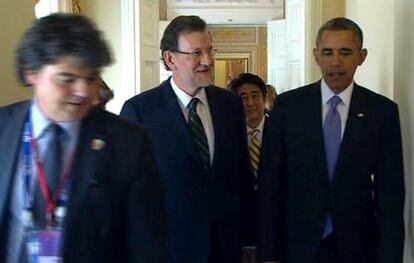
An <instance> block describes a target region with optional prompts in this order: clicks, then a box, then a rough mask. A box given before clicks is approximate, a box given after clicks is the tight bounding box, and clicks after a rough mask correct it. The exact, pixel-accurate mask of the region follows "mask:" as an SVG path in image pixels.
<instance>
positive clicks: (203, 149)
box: [187, 98, 211, 172]
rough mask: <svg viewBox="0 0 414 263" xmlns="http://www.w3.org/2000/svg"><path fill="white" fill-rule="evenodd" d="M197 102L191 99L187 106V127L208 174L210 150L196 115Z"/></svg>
mask: <svg viewBox="0 0 414 263" xmlns="http://www.w3.org/2000/svg"><path fill="white" fill-rule="evenodd" d="M198 102H199V99H198V98H192V99H191V101H190V103H189V104H188V106H187V107H188V108H189V110H190V112H189V114H188V126H189V127H190V131H191V135H192V136H193V140H194V143H195V145H196V149H197V151H198V153H199V156H200V158H201V163H202V166H203V168H204V170H205V171H206V172H210V168H211V163H210V150H209V146H208V141H207V136H206V132H205V131H204V127H203V123H202V122H201V119H200V116H198V114H197V104H198Z"/></svg>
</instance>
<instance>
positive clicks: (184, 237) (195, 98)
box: [121, 16, 254, 263]
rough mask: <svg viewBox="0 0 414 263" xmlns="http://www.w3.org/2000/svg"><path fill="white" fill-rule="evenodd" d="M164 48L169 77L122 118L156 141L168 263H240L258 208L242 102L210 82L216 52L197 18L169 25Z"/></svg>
mask: <svg viewBox="0 0 414 263" xmlns="http://www.w3.org/2000/svg"><path fill="white" fill-rule="evenodd" d="M160 48H161V52H162V61H163V62H164V65H165V67H166V69H167V70H170V71H172V77H170V78H169V79H168V80H166V81H165V82H163V83H162V84H161V85H160V86H158V87H156V88H155V89H152V90H149V91H147V92H144V93H142V94H140V95H138V96H135V97H133V98H132V99H130V100H128V101H127V102H126V103H125V105H124V107H123V109H122V111H121V115H122V116H124V117H127V118H129V119H132V120H135V121H138V122H139V123H141V124H142V125H144V126H145V127H146V128H147V129H148V130H149V131H150V136H151V138H152V140H153V142H154V145H155V149H156V157H157V161H158V165H159V169H160V172H161V176H162V179H163V184H164V190H165V193H166V204H167V213H168V221H169V237H170V242H171V255H172V258H171V262H173V263H186V262H188V263H193V262H201V263H212V262H215V263H220V262H241V248H242V245H243V244H246V245H249V243H250V242H251V239H252V235H251V234H250V231H251V230H252V229H253V227H252V226H251V225H250V222H251V220H252V218H253V217H252V210H253V208H254V190H253V184H252V181H251V180H252V179H253V175H252V172H251V168H250V166H249V157H248V150H247V145H246V141H247V138H246V128H245V127H246V124H245V120H244V112H243V105H242V102H241V100H240V98H239V97H238V96H237V95H235V94H232V93H231V92H228V91H226V90H224V89H221V88H218V87H215V86H213V85H212V83H213V68H214V55H215V54H216V52H217V50H216V49H215V48H213V46H212V39H211V36H210V33H209V32H208V30H207V28H206V23H205V21H204V20H202V19H201V18H199V17H198V16H179V17H177V18H175V19H174V20H173V21H171V23H170V24H169V25H168V26H167V28H166V29H165V32H164V35H163V37H162V40H161V47H160Z"/></svg>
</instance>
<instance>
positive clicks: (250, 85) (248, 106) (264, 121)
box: [229, 73, 270, 189]
mask: <svg viewBox="0 0 414 263" xmlns="http://www.w3.org/2000/svg"><path fill="white" fill-rule="evenodd" d="M229 88H230V89H231V90H232V91H233V92H235V93H236V94H238V95H239V96H240V97H241V98H242V102H243V107H244V113H245V115H246V124H247V134H248V144H249V152H250V163H251V165H252V168H253V173H254V175H255V180H254V187H255V189H257V180H258V177H259V174H260V172H261V169H260V161H261V159H262V157H263V155H262V154H261V153H262V152H263V150H264V149H263V147H264V145H265V144H264V143H262V142H263V138H264V137H265V136H264V133H265V132H266V131H267V127H268V126H269V125H270V120H269V118H268V117H267V116H266V115H265V111H266V97H267V87H266V84H265V83H264V81H263V80H262V79H261V78H260V77H259V76H257V75H255V74H252V73H241V74H240V75H239V76H238V77H237V78H235V79H233V80H232V81H231V82H230V84H229Z"/></svg>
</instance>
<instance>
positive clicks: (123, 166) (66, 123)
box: [0, 14, 168, 263]
mask: <svg viewBox="0 0 414 263" xmlns="http://www.w3.org/2000/svg"><path fill="white" fill-rule="evenodd" d="M16 58H17V59H16V64H17V71H18V74H19V78H20V80H21V82H22V83H23V84H24V85H26V86H30V87H31V88H32V89H33V93H34V96H33V98H32V99H31V100H28V101H23V102H19V103H16V104H12V105H9V106H5V107H2V108H0V164H1V171H0V247H1V249H0V262H6V263H14V262H16V263H21V262H27V260H28V258H29V257H30V260H29V262H52V261H53V262H69V263H72V262H73V263H75V262H76V263H82V262H85V263H86V262H88V263H89V262H107V263H112V262H137V263H139V262H142V263H143V262H146V263H147V262H154V263H159V262H167V261H168V255H167V253H168V252H167V251H168V249H167V242H166V221H165V219H166V218H165V208H164V204H163V200H164V198H163V190H162V185H161V181H160V178H159V176H158V174H157V170H156V163H155V158H154V152H153V149H152V147H151V144H150V140H149V136H148V133H147V132H146V131H145V130H144V129H143V128H142V127H140V126H138V125H136V124H133V123H130V122H126V121H125V120H123V119H121V118H119V117H118V116H115V115H113V114H111V113H109V112H106V111H104V110H101V109H99V108H95V107H94V106H93V105H94V101H95V98H96V96H97V93H98V92H99V85H100V80H99V73H100V70H101V68H102V67H104V66H106V65H108V64H109V63H110V62H111V61H112V59H111V55H110V52H109V47H108V46H107V44H106V42H105V41H104V40H103V38H102V35H101V33H100V32H99V31H98V30H97V29H96V27H95V25H94V24H93V23H91V22H90V21H89V20H88V19H86V18H85V17H82V16H78V15H71V14H53V15H50V16H47V17H44V18H41V19H40V20H38V21H36V22H35V23H34V24H33V25H32V27H30V28H29V29H28V30H27V32H26V33H25V34H24V36H23V38H22V40H21V42H20V44H19V47H18V49H17V52H16ZM125 145H128V146H129V147H125Z"/></svg>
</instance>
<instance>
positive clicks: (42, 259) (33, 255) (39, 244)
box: [26, 229, 63, 263]
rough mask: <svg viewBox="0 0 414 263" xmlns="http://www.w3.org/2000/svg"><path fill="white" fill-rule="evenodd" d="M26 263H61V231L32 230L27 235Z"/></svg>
mask: <svg viewBox="0 0 414 263" xmlns="http://www.w3.org/2000/svg"><path fill="white" fill-rule="evenodd" d="M27 234H28V235H27V241H26V246H27V256H28V263H62V262H63V259H62V254H61V252H62V230H59V229H46V230H38V231H36V230H32V231H29V232H28V233H27Z"/></svg>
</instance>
